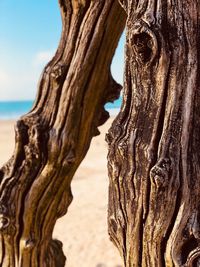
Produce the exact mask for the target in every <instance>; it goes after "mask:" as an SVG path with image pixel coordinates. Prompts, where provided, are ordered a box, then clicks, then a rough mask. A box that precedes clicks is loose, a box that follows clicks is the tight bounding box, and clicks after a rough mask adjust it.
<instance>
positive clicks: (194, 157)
mask: <svg viewBox="0 0 200 267" xmlns="http://www.w3.org/2000/svg"><path fill="white" fill-rule="evenodd" d="M120 3H121V4H122V5H123V7H124V9H125V10H126V13H127V16H128V19H127V29H126V52H125V53H126V56H125V60H126V62H125V75H124V77H125V80H124V96H123V104H122V108H121V111H120V114H119V115H118V116H117V118H116V119H115V121H114V123H113V125H112V127H111V129H110V130H109V133H108V135H107V142H108V144H109V155H108V169H109V177H110V186H109V214H108V224H109V234H110V237H111V239H112V241H113V242H114V243H115V245H116V246H117V247H118V249H119V251H120V254H121V256H122V257H123V259H124V265H125V266H126V267H133V266H135V267H136V266H143V267H146V266H149V267H154V266H157V267H158V266H159V267H161V266H162V267H164V266H167V267H171V266H177V267H178V266H179V267H180V266H184V267H189V266H190V267H191V266H200V207H199V205H200V131H199V129H200V82H199V81H200V45H199V41H200V2H199V0H142V1H140V0H137V1H136V0H120Z"/></svg>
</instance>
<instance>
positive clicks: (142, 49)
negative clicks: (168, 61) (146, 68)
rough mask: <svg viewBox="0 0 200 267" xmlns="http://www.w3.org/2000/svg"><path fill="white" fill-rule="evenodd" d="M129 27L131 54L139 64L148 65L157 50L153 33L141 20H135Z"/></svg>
mask: <svg viewBox="0 0 200 267" xmlns="http://www.w3.org/2000/svg"><path fill="white" fill-rule="evenodd" d="M130 28H133V29H131V31H130V33H129V36H128V47H129V48H130V50H131V54H133V56H134V58H135V59H136V61H137V62H138V63H139V64H140V65H150V64H151V63H152V61H153V60H154V58H155V56H156V54H157V51H158V42H157V38H156V35H155V33H154V32H153V31H152V30H151V29H150V28H149V26H148V25H147V23H145V22H144V21H143V20H139V21H137V22H135V24H133V26H132V27H130Z"/></svg>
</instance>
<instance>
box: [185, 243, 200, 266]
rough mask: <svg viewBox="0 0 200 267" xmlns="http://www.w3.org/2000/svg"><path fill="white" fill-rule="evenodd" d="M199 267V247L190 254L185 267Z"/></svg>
mask: <svg viewBox="0 0 200 267" xmlns="http://www.w3.org/2000/svg"><path fill="white" fill-rule="evenodd" d="M199 266H200V247H197V248H195V249H194V250H192V251H191V252H190V254H189V256H188V258H187V261H186V264H185V265H184V267H199Z"/></svg>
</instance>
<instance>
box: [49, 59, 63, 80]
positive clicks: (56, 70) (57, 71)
mask: <svg viewBox="0 0 200 267" xmlns="http://www.w3.org/2000/svg"><path fill="white" fill-rule="evenodd" d="M64 73H65V66H64V64H62V63H61V62H59V63H57V65H55V66H54V67H53V69H52V71H51V77H52V78H53V79H54V80H55V81H60V79H61V78H62V77H63V75H64Z"/></svg>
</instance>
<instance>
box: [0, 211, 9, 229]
mask: <svg viewBox="0 0 200 267" xmlns="http://www.w3.org/2000/svg"><path fill="white" fill-rule="evenodd" d="M9 225H10V219H9V218H8V217H7V216H5V215H4V214H0V231H3V230H5V229H6V228H8V226H9Z"/></svg>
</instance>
